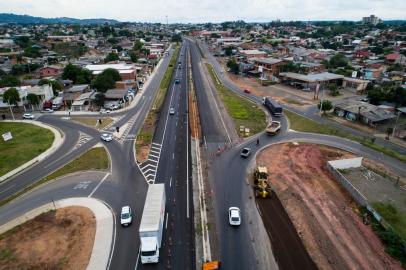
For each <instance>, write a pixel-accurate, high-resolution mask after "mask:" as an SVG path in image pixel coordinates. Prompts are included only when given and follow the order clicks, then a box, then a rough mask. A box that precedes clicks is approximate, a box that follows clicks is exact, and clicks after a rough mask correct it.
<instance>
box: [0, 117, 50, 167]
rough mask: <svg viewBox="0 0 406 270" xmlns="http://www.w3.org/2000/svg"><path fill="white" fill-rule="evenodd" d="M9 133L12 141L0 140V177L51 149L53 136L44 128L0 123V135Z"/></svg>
mask: <svg viewBox="0 0 406 270" xmlns="http://www.w3.org/2000/svg"><path fill="white" fill-rule="evenodd" d="M8 131H10V132H11V135H12V136H13V139H12V140H9V141H7V142H5V141H4V140H3V138H0V175H4V174H6V173H7V172H9V171H11V170H13V169H15V168H17V167H18V166H20V165H22V164H24V163H26V162H28V161H30V160H31V159H33V158H35V157H36V156H38V155H40V154H41V153H43V152H44V151H45V150H47V149H48V148H49V147H51V145H52V143H53V141H54V134H53V133H52V131H50V130H49V129H46V128H42V127H39V126H36V125H33V124H26V123H10V122H1V123H0V134H3V133H6V132H8Z"/></svg>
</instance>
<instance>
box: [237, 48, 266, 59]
mask: <svg viewBox="0 0 406 270" xmlns="http://www.w3.org/2000/svg"><path fill="white" fill-rule="evenodd" d="M239 53H240V54H241V55H242V56H244V57H246V58H247V59H250V58H265V57H267V56H268V54H267V53H266V52H264V51H260V50H240V51H239Z"/></svg>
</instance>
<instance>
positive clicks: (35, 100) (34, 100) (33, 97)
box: [27, 93, 39, 110]
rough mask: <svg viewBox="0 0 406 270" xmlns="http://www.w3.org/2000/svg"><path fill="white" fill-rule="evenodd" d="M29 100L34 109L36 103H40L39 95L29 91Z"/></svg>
mask: <svg viewBox="0 0 406 270" xmlns="http://www.w3.org/2000/svg"><path fill="white" fill-rule="evenodd" d="M27 101H28V103H29V104H30V105H31V108H32V110H34V105H38V104H39V97H38V96H37V95H36V94H33V93H29V94H28V95H27Z"/></svg>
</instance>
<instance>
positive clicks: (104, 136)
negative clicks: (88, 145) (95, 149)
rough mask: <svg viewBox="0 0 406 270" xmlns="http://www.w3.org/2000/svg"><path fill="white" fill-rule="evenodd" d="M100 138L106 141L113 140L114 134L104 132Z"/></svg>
mask: <svg viewBox="0 0 406 270" xmlns="http://www.w3.org/2000/svg"><path fill="white" fill-rule="evenodd" d="M100 138H101V139H102V140H103V141H105V142H111V141H112V140H113V136H111V134H108V133H103V134H102V135H101V136H100Z"/></svg>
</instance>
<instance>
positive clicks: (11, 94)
mask: <svg viewBox="0 0 406 270" xmlns="http://www.w3.org/2000/svg"><path fill="white" fill-rule="evenodd" d="M3 100H4V101H5V102H7V103H8V104H9V105H16V106H18V102H19V101H20V100H21V99H20V94H19V93H18V91H17V89H16V88H14V87H12V88H9V89H8V90H6V91H5V92H4V94H3Z"/></svg>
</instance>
